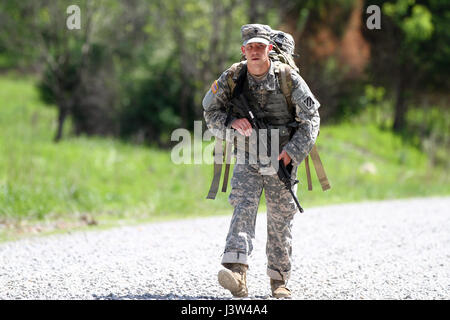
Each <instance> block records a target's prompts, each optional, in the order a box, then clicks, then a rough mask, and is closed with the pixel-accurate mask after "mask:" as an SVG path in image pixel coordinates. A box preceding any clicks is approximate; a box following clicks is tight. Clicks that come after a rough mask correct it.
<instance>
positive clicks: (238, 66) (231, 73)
mask: <svg viewBox="0 0 450 320" xmlns="http://www.w3.org/2000/svg"><path fill="white" fill-rule="evenodd" d="M243 66H244V63H243V62H242V61H241V62H237V63H234V64H233V65H232V66H231V67H230V68H229V69H228V74H227V84H228V87H229V88H230V91H231V93H232V94H233V91H234V88H235V87H236V81H237V78H238V76H239V73H240V72H241V70H242V67H243Z"/></svg>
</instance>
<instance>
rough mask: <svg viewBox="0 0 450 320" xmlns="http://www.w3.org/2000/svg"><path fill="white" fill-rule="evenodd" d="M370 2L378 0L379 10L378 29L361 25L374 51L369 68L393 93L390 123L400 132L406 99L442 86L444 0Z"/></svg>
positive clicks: (449, 37)
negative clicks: (392, 119)
mask: <svg viewBox="0 0 450 320" xmlns="http://www.w3.org/2000/svg"><path fill="white" fill-rule="evenodd" d="M370 4H377V5H379V6H380V7H381V8H382V13H383V15H382V23H381V30H367V29H365V30H364V35H365V37H366V38H367V39H368V40H369V41H370V43H371V51H372V56H373V57H374V58H373V59H372V61H371V68H370V72H371V74H372V75H373V77H374V81H376V82H379V83H383V84H384V85H385V86H387V89H388V90H389V92H391V93H392V95H393V96H394V101H395V108H394V109H395V112H394V121H393V129H394V131H396V132H401V131H403V130H404V129H405V127H406V114H407V111H408V106H409V104H411V103H413V102H414V100H416V99H417V98H418V97H420V96H423V95H424V94H427V93H431V92H436V91H441V92H444V91H447V92H448V89H449V83H448V77H447V76H445V75H444V73H443V72H442V70H446V69H448V67H449V61H448V56H449V52H450V44H449V43H450V32H449V22H448V16H449V11H448V9H447V6H446V3H445V1H414V0H399V1H397V2H395V3H393V2H388V1H375V2H374V1H370ZM367 5H369V3H368V2H367ZM445 17H447V19H446V18H445ZM445 57H447V58H445Z"/></svg>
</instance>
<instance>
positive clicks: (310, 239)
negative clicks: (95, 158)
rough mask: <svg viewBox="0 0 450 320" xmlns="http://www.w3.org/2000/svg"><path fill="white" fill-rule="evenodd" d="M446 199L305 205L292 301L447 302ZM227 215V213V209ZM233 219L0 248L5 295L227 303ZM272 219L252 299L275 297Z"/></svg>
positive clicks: (259, 244)
mask: <svg viewBox="0 0 450 320" xmlns="http://www.w3.org/2000/svg"><path fill="white" fill-rule="evenodd" d="M449 208H450V197H445V198H427V199H408V200H393V201H382V202H366V203H359V204H345V205H334V206H327V207H318V208H309V209H308V208H306V211H305V213H303V214H300V215H297V216H296V217H295V220H294V229H293V269H292V278H291V280H289V283H288V287H290V289H291V290H292V291H293V299H450V210H449ZM230 212H231V211H230ZM230 217H231V213H230V216H226V217H223V216H222V217H212V218H204V219H193V220H183V221H172V222H164V223H153V224H145V225H140V226H133V227H122V228H116V229H111V230H106V231H89V232H77V233H72V234H65V235H53V236H48V237H40V238H30V239H26V240H20V241H15V242H7V243H3V244H0V299H229V298H231V295H230V294H229V292H228V291H226V290H225V289H223V288H221V287H220V285H219V284H218V282H217V272H218V271H219V270H220V268H221V265H220V259H221V254H222V251H223V248H224V244H225V237H226V233H227V231H228V224H229V221H230ZM265 241H266V217H265V215H264V214H259V215H258V219H257V229H256V239H255V242H254V252H253V254H252V256H251V264H250V270H249V272H248V281H247V283H248V287H249V297H248V298H249V299H269V298H270V295H269V294H270V286H269V280H268V277H267V276H266V274H265V272H266V258H265Z"/></svg>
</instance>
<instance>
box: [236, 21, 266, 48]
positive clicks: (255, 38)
mask: <svg viewBox="0 0 450 320" xmlns="http://www.w3.org/2000/svg"><path fill="white" fill-rule="evenodd" d="M271 32H272V29H271V28H270V27H269V26H268V25H265V24H257V23H255V24H246V25H243V26H242V27H241V35H242V41H243V42H244V43H243V45H244V46H245V45H247V44H248V43H253V42H260V43H264V44H265V45H268V44H269V43H270V33H271Z"/></svg>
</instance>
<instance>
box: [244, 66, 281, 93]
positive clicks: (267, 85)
mask: <svg viewBox="0 0 450 320" xmlns="http://www.w3.org/2000/svg"><path fill="white" fill-rule="evenodd" d="M247 79H248V86H249V88H250V90H263V89H264V90H266V91H274V90H276V75H275V71H274V65H273V62H272V61H270V67H269V71H268V73H267V77H266V78H265V79H264V80H262V81H260V82H257V81H256V80H255V79H254V78H253V77H252V75H251V74H250V73H249V72H248V71H247Z"/></svg>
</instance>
